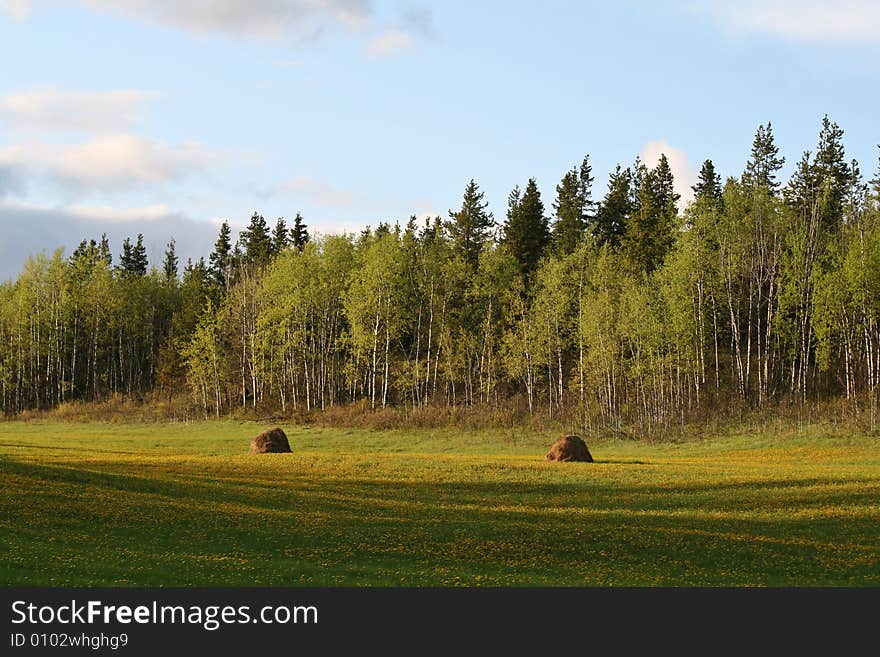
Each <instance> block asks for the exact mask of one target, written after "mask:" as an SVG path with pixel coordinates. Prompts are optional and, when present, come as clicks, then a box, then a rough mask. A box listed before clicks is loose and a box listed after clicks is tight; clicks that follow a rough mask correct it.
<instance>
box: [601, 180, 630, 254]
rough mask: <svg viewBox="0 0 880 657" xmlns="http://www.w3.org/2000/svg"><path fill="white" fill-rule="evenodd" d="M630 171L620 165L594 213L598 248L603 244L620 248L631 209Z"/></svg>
mask: <svg viewBox="0 0 880 657" xmlns="http://www.w3.org/2000/svg"><path fill="white" fill-rule="evenodd" d="M632 177H633V176H632V171H630V169H621V167H620V165H619V164H618V165H617V168H616V169H615V170H614V172H613V173H612V174H611V177H610V179H609V181H608V192H607V193H606V194H605V198H604V199H603V201H602V203H601V204H600V205H599V209H598V211H597V212H596V221H595V222H594V223H593V236H594V237H595V238H596V240H597V242H598V244H599V246H603V245H605V244H608V245H610V246H611V247H613V248H617V247H619V246H620V244H621V242H622V240H623V237H624V236H625V235H626V230H627V223H628V222H629V217H630V214H631V212H632V209H633V202H632V197H631V194H632Z"/></svg>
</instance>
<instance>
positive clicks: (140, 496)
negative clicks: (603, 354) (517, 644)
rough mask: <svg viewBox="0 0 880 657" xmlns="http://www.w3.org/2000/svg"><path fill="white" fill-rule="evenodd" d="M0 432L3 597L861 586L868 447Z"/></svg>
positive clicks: (292, 432)
mask: <svg viewBox="0 0 880 657" xmlns="http://www.w3.org/2000/svg"><path fill="white" fill-rule="evenodd" d="M262 428H263V427H258V426H257V425H254V424H248V423H234V422H217V423H202V424H195V425H174V424H168V425H115V424H98V423H94V424H53V423H0V583H2V584H3V585H7V586H8V585H179V586H188V585H208V586H212V585H216V586H220V585H233V586H238V585H242V586H245V585H281V586H301V585H313V586H324V585H391V586H397V585H416V586H421V585H502V586H506V585H567V586H571V585H578V586H579V585H588V586H595V585H598V586H607V585H649V586H650V585H770V586H787V585H856V586H860V585H872V586H877V585H880V439H877V438H871V437H860V436H848V437H830V436H822V435H819V434H814V435H811V436H809V437H803V436H801V437H798V436H775V437H774V436H754V435H751V436H750V435H742V436H730V437H725V438H713V439H706V440H702V441H697V442H688V443H683V444H659V445H650V444H645V443H631V442H628V443H624V442H603V443H597V444H592V445H590V447H591V451H592V452H593V456H594V457H595V458H596V460H597V463H593V464H580V463H569V464H556V463H546V462H544V461H543V453H544V451H545V450H546V447H547V443H548V442H549V438H548V437H547V436H544V437H540V436H534V435H528V434H525V433H522V434H517V433H516V432H513V431H496V432H478V433H460V432H459V433H456V432H453V431H428V430H425V431H418V432H410V433H408V432H401V431H391V432H370V431H345V430H331V429H320V428H308V427H293V426H285V427H284V428H285V430H286V431H287V432H288V435H289V437H290V441H291V445H292V447H293V450H294V453H293V454H286V455H250V454H248V453H247V448H248V443H249V438H250V436H252V435H253V434H255V433H256V432H258V430H260V429H262Z"/></svg>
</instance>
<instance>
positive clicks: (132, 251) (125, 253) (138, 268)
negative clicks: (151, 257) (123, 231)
mask: <svg viewBox="0 0 880 657" xmlns="http://www.w3.org/2000/svg"><path fill="white" fill-rule="evenodd" d="M148 265H149V261H148V260H147V249H146V247H144V236H143V235H141V234H140V233H138V236H137V242H136V243H135V244H134V245H132V243H131V239H129V238H128V237H126V238H125V240H124V241H123V242H122V257H121V258H120V259H119V268H120V269H121V270H122V271H123V272H125V273H128V274H132V275H134V276H145V275H146V273H147V266H148Z"/></svg>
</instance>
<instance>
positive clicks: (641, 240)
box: [625, 155, 680, 273]
mask: <svg viewBox="0 0 880 657" xmlns="http://www.w3.org/2000/svg"><path fill="white" fill-rule="evenodd" d="M635 171H636V175H635V176H634V182H633V188H634V193H633V196H634V201H633V210H632V215H631V217H630V221H629V224H628V225H627V235H626V240H625V242H626V246H627V251H628V254H629V257H630V260H631V261H632V262H633V263H635V264H636V265H637V266H638V267H639V269H641V270H642V271H644V272H645V273H650V272H652V271H654V270H655V269H656V268H657V267H658V266H659V265H660V264H662V262H663V260H664V259H665V258H666V254H667V253H668V252H669V250H670V249H671V248H672V244H673V242H674V241H675V230H676V226H677V217H678V200H679V198H680V196H679V195H678V194H676V193H675V189H674V180H673V177H672V171H671V169H670V168H669V162H668V160H667V159H666V156H665V155H661V156H660V161H659V162H658V164H657V166H656V167H654V169H651V170H650V171H649V170H648V168H647V167H646V166H645V165H644V164H642V163H641V162H640V161H637V162H636V165H635Z"/></svg>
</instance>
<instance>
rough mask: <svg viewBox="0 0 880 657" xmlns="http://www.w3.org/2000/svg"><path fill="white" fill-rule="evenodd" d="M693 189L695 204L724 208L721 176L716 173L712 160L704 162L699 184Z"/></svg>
mask: <svg viewBox="0 0 880 657" xmlns="http://www.w3.org/2000/svg"><path fill="white" fill-rule="evenodd" d="M691 189H692V190H694V202H695V203H703V204H705V205H706V206H708V207H710V208H715V209H719V210H720V209H721V208H722V206H723V203H724V197H723V196H722V195H721V176H719V175H718V174H717V173H715V164H714V163H713V162H712V160H706V161H705V162H703V166H702V168H701V169H700V177H699V179H698V180H697V184H696V185H694V186H693V187H691Z"/></svg>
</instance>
